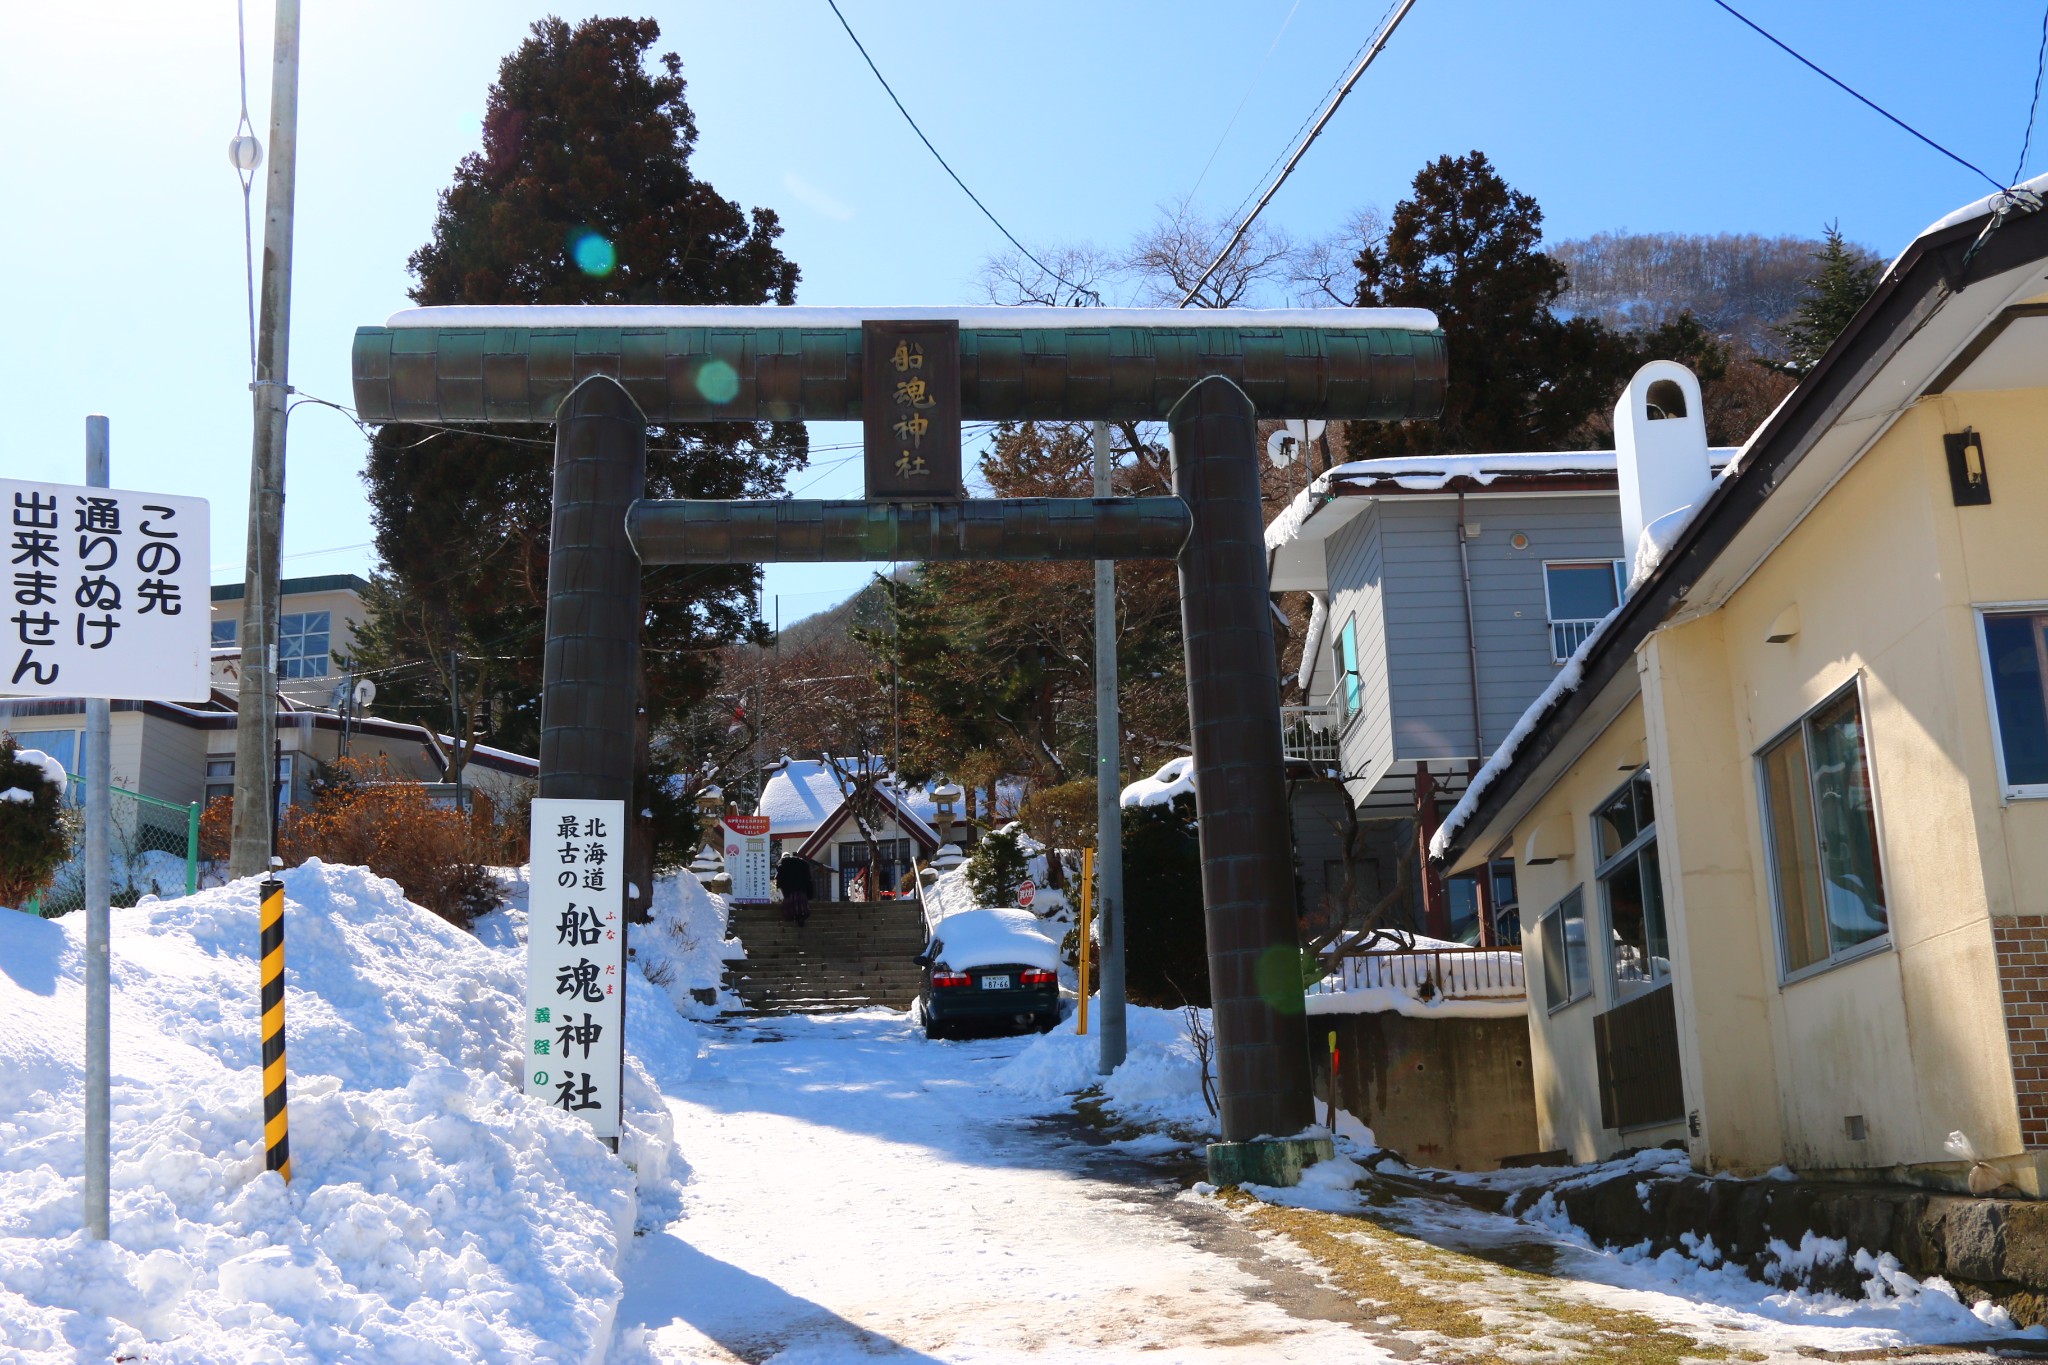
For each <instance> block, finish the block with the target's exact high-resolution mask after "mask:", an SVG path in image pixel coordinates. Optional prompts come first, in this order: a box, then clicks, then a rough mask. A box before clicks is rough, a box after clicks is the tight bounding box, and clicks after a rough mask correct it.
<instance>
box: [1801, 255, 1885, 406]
mask: <svg viewBox="0 0 2048 1365" xmlns="http://www.w3.org/2000/svg"><path fill="white" fill-rule="evenodd" d="M1814 263H1815V266H1816V269H1815V270H1814V272H1813V274H1811V275H1809V276H1807V277H1806V289H1807V293H1806V297H1805V298H1803V299H1801V300H1800V302H1799V306H1798V307H1797V308H1795V309H1793V310H1792V316H1791V317H1789V318H1787V319H1786V320H1785V321H1784V322H1783V323H1781V324H1779V326H1778V327H1777V328H1776V329H1774V330H1776V332H1777V334H1778V336H1779V338H1780V339H1781V340H1782V341H1783V342H1784V343H1785V351H1786V356H1787V359H1786V362H1785V368H1786V369H1788V370H1790V371H1791V372H1792V373H1793V374H1805V373H1806V372H1807V371H1808V370H1810V369H1812V368H1813V367H1814V366H1815V365H1816V364H1818V363H1819V362H1820V358H1821V357H1822V356H1823V355H1825V354H1826V353H1827V349H1828V347H1829V346H1831V345H1832V344H1834V340H1835V338H1836V337H1838V336H1840V335H1841V334H1842V329H1843V328H1844V327H1847V326H1848V325H1849V319H1851V318H1853V317H1855V316H1856V313H1857V310H1858V309H1860V308H1862V307H1863V304H1864V302H1865V301H1866V300H1867V299H1869V297H1870V295H1871V292H1872V291H1873V290H1875V289H1876V288H1877V281H1878V278H1879V277H1880V276H1881V275H1882V274H1883V273H1884V265H1883V263H1882V262H1880V261H1878V260H1876V259H1875V258H1874V257H1872V256H1871V255H1870V253H1869V252H1867V251H1864V250H1862V249H1861V248H1860V247H1855V246H1851V245H1850V244H1849V243H1848V242H1847V241H1845V240H1843V238H1842V229H1841V226H1840V225H1839V224H1837V223H1829V224H1828V227H1827V239H1826V240H1825V241H1823V242H1822V243H1821V245H1820V250H1818V251H1816V252H1815V253H1814Z"/></svg>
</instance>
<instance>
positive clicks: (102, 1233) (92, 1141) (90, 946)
mask: <svg viewBox="0 0 2048 1365" xmlns="http://www.w3.org/2000/svg"><path fill="white" fill-rule="evenodd" d="M108 447H109V442H108V439H107V419H106V418H104V417H101V416H98V415H97V414H95V415H94V416H91V417H88V418H86V419H85V482H86V485H87V486H88V487H91V488H110V487H112V486H113V480H112V477H111V470H110V467H109V466H110V464H111V460H110V457H109V449H108ZM81 619H83V618H81ZM113 728H114V727H113V722H112V717H111V711H110V708H109V706H108V704H107V700H106V698H104V697H88V698H86V702H85V762H84V764H82V765H81V766H82V767H84V769H85V771H84V772H83V773H81V774H79V775H80V776H81V777H83V778H84V779H85V1232H86V1236H88V1237H90V1238H92V1239H93V1240H94V1241H96V1242H104V1241H106V1240H107V1236H108V1220H107V1187H108V1182H107V1161H108V1158H107V1133H108V1127H109V1120H110V1116H111V1114H110V1110H109V1108H108V1100H107V1094H108V1086H109V1084H110V1079H111V1075H112V1070H113V1052H112V1046H111V1042H110V1039H111V1037H112V1034H113V1026H112V1002H113V995H112V987H111V984H110V983H109V980H108V975H107V974H108V968H109V963H108V957H109V953H110V951H111V949H112V940H113V933H112V924H111V921H110V916H109V912H108V908H107V902H108V892H109V890H110V888H109V886H108V882H109V880H110V878H109V876H108V872H107V844H108V840H109V836H110V834H111V831H110V830H109V829H108V817H109V816H111V815H112V814H113V812H111V811H110V810H108V809H107V805H108V803H109V802H110V801H111V800H112V797H113V793H112V790H111V789H112V787H113V781H114V778H113V755H112V754H110V753H109V752H108V747H109V745H110V744H111V743H112V741H113Z"/></svg>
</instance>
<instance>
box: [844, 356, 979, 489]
mask: <svg viewBox="0 0 2048 1365" xmlns="http://www.w3.org/2000/svg"><path fill="white" fill-rule="evenodd" d="M861 346H862V350H863V364H864V373H863V394H862V399H861V404H862V408H863V417H864V428H865V436H866V440H865V445H866V448H867V476H868V477H867V491H868V496H869V497H880V498H904V499H920V500H921V499H937V498H958V497H960V496H962V494H963V491H964V490H963V489H962V487H961V482H960V327H959V324H958V323H957V322H952V321H932V322H900V321H868V322H865V323H863V324H862V325H861Z"/></svg>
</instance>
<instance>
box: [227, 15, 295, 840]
mask: <svg viewBox="0 0 2048 1365" xmlns="http://www.w3.org/2000/svg"><path fill="white" fill-rule="evenodd" d="M275 38H276V44H275V51H274V53H273V55H272V57H271V63H270V172H269V179H268V180H267V181H266V182H265V187H264V193H263V285H262V312H261V316H260V319H259V322H258V327H257V338H256V374H255V377H254V378H253V379H252V380H251V382H250V385H249V388H250V391H251V394H252V397H253V400H254V401H253V404H252V406H253V408H254V411H255V438H254V442H253V444H252V448H251V450H250V455H249V549H248V563H247V565H246V567H245V568H244V570H243V575H242V583H243V592H242V676H241V681H240V686H239V688H238V690H237V705H236V712H237V714H236V717H235V820H234V837H233V842H232V844H231V846H230V850H229V858H228V868H229V873H230V875H232V876H236V877H253V876H255V875H256V874H258V873H260V872H266V871H268V870H269V868H270V859H271V851H272V848H273V846H274V842H275V838H274V835H275V830H274V826H275V823H276V820H277V804H276V802H275V801H274V800H273V798H272V794H271V793H272V784H273V783H274V781H275V780H276V764H277V758H276V752H277V713H276V707H277V611H278V606H277V599H278V579H279V576H280V573H281V563H282V561H281V554H282V551H281V549H280V542H281V541H282V540H283V536H284V438H285V405H286V401H287V400H288V398H289V397H290V395H291V386H290V384H289V383H288V382H287V373H288V371H287V365H286V360H287V354H288V351H289V347H290V343H291V320H292V199H293V195H294V192H295V188H296V175H295V172H296V169H297V163H298V140H299V0H277V31H276V35H275Z"/></svg>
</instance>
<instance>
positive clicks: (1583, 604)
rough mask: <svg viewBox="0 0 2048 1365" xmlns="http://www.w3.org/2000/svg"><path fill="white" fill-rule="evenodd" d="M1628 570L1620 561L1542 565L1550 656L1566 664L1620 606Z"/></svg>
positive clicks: (1585, 561) (1603, 560)
mask: <svg viewBox="0 0 2048 1365" xmlns="http://www.w3.org/2000/svg"><path fill="white" fill-rule="evenodd" d="M1627 586H1628V570H1627V568H1626V567H1625V566H1624V564H1623V562H1622V561H1621V560H1619V559H1588V560H1580V561H1577V562H1560V563H1554V564H1552V563H1546V564H1545V565H1544V566H1543V601H1544V610H1545V611H1546V613H1547V614H1548V615H1549V617H1550V657H1551V661H1552V662H1554V663H1560V664H1561V663H1563V662H1565V661H1566V660H1567V659H1569V658H1571V657H1572V654H1573V653H1574V652H1575V651H1577V649H1578V647H1579V646H1580V645H1582V644H1584V643H1585V642H1586V637H1587V636H1588V635H1591V634H1592V633H1593V631H1594V629H1595V628H1596V627H1598V626H1599V624H1600V623H1601V622H1602V621H1604V620H1605V619H1607V613H1609V612H1611V611H1613V610H1614V609H1615V607H1617V606H1618V605H1620V603H1621V598H1622V592H1623V590H1624V589H1625V588H1626V587H1627Z"/></svg>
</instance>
